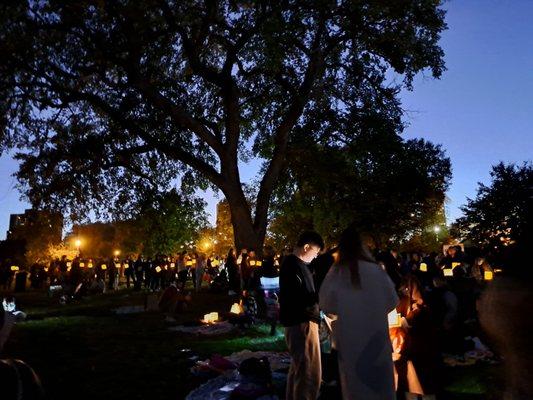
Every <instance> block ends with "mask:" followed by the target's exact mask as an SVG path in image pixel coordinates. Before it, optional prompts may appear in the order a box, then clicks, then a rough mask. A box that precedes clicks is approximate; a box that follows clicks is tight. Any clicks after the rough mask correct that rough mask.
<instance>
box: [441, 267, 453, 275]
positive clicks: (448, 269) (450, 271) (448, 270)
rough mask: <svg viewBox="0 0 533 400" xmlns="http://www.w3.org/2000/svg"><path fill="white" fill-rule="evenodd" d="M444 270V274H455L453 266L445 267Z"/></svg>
mask: <svg viewBox="0 0 533 400" xmlns="http://www.w3.org/2000/svg"><path fill="white" fill-rule="evenodd" d="M442 271H443V272H444V276H453V269H451V268H444V269H443V270H442Z"/></svg>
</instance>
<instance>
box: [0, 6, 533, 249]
mask: <svg viewBox="0 0 533 400" xmlns="http://www.w3.org/2000/svg"><path fill="white" fill-rule="evenodd" d="M445 7H446V9H447V10H448V14H447V18H446V19H447V23H448V26H449V29H448V30H447V31H446V32H444V33H443V35H442V40H441V46H442V48H443V50H444V52H445V60H446V66H447V68H448V70H447V71H446V72H445V73H444V74H443V76H442V78H441V79H440V80H434V79H431V78H429V77H427V76H418V77H417V78H416V79H415V83H414V90H413V91H412V92H402V94H401V97H402V101H403V106H404V108H405V109H406V110H408V113H407V115H406V118H405V119H406V121H407V122H408V123H409V127H408V128H407V130H406V132H405V137H406V138H411V137H423V138H426V139H428V140H430V141H432V142H434V143H440V144H442V146H443V148H444V149H445V150H446V153H447V155H448V156H449V157H450V158H451V161H452V167H453V181H452V185H451V187H450V190H449V192H448V198H449V201H448V204H447V216H448V220H449V221H451V220H454V219H455V218H456V217H457V216H459V215H460V210H459V206H460V205H462V204H464V203H465V202H466V198H467V197H474V196H475V193H476V188H477V183H478V182H484V183H488V182H489V181H490V176H489V172H490V168H491V165H494V164H496V163H498V162H499V161H504V162H515V163H521V162H523V161H527V160H532V159H533V24H532V23H531V21H533V0H507V1H506V0H466V1H465V0H454V1H449V2H447V3H446V4H445ZM243 168H244V169H245V170H243V173H242V177H243V179H248V178H251V177H253V175H254V173H255V171H256V168H257V167H256V164H255V163H254V164H252V165H250V166H249V167H248V168H247V167H245V166H243ZM16 169H17V165H16V163H15V162H14V161H13V160H12V159H11V158H10V157H9V156H7V155H4V156H2V157H0V239H4V238H5V234H6V230H7V227H8V224H9V214H11V213H18V212H23V211H24V208H26V207H27V206H28V205H27V204H25V203H24V202H21V201H20V200H19V197H20V195H19V193H18V192H17V191H16V189H15V188H14V184H15V181H14V179H13V178H12V177H11V174H12V173H13V172H15V171H16ZM205 198H206V199H207V200H208V203H209V207H208V210H209V212H211V213H212V214H214V209H215V208H214V205H215V204H216V199H214V198H212V194H211V193H207V194H206V195H205ZM213 219H214V215H213Z"/></svg>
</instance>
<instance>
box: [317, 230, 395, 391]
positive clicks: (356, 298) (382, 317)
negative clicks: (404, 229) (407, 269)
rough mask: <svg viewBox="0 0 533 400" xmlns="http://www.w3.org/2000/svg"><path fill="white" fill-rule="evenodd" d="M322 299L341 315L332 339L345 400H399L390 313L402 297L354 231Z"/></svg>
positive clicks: (347, 234)
mask: <svg viewBox="0 0 533 400" xmlns="http://www.w3.org/2000/svg"><path fill="white" fill-rule="evenodd" d="M319 298H320V307H321V308H322V310H323V311H324V312H325V313H330V314H334V315H336V316H337V320H336V321H335V322H334V323H333V324H332V329H333V333H332V336H333V344H334V346H335V348H336V350H337V352H338V364H339V375H340V381H341V389H342V396H343V399H344V400H352V399H365V400H374V399H375V400H393V399H395V393H394V374H393V363H392V346H391V342H390V338H389V327H388V321H387V314H388V313H389V312H390V311H392V310H393V309H394V308H395V307H396V305H397V304H398V296H397V294H396V290H395V288H394V284H393V282H392V281H391V279H390V278H389V277H388V276H387V274H386V273H385V272H384V271H383V269H382V268H381V267H380V266H379V265H378V264H376V262H375V261H374V260H373V258H372V256H371V255H370V253H369V251H368V249H367V248H366V246H365V245H364V244H363V242H362V240H361V236H360V235H359V233H358V232H357V230H356V229H355V227H353V226H351V227H349V228H348V229H346V230H345V231H344V232H343V233H342V235H341V238H340V240H339V247H338V259H337V262H336V263H335V264H334V265H333V266H332V267H331V269H330V270H329V272H328V273H327V275H326V278H325V279H324V282H323V283H322V286H321V288H320V296H319Z"/></svg>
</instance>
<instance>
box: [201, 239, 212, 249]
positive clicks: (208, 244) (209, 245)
mask: <svg viewBox="0 0 533 400" xmlns="http://www.w3.org/2000/svg"><path fill="white" fill-rule="evenodd" d="M202 247H203V248H204V250H209V248H210V247H211V243H209V242H208V241H207V240H206V241H205V242H204V243H203V244H202Z"/></svg>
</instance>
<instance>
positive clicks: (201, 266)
mask: <svg viewBox="0 0 533 400" xmlns="http://www.w3.org/2000/svg"><path fill="white" fill-rule="evenodd" d="M205 266H206V260H205V255H204V254H200V255H197V256H196V275H195V279H196V284H195V285H194V287H195V288H196V291H197V292H198V291H199V290H200V289H201V288H202V281H203V280H204V273H205Z"/></svg>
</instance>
